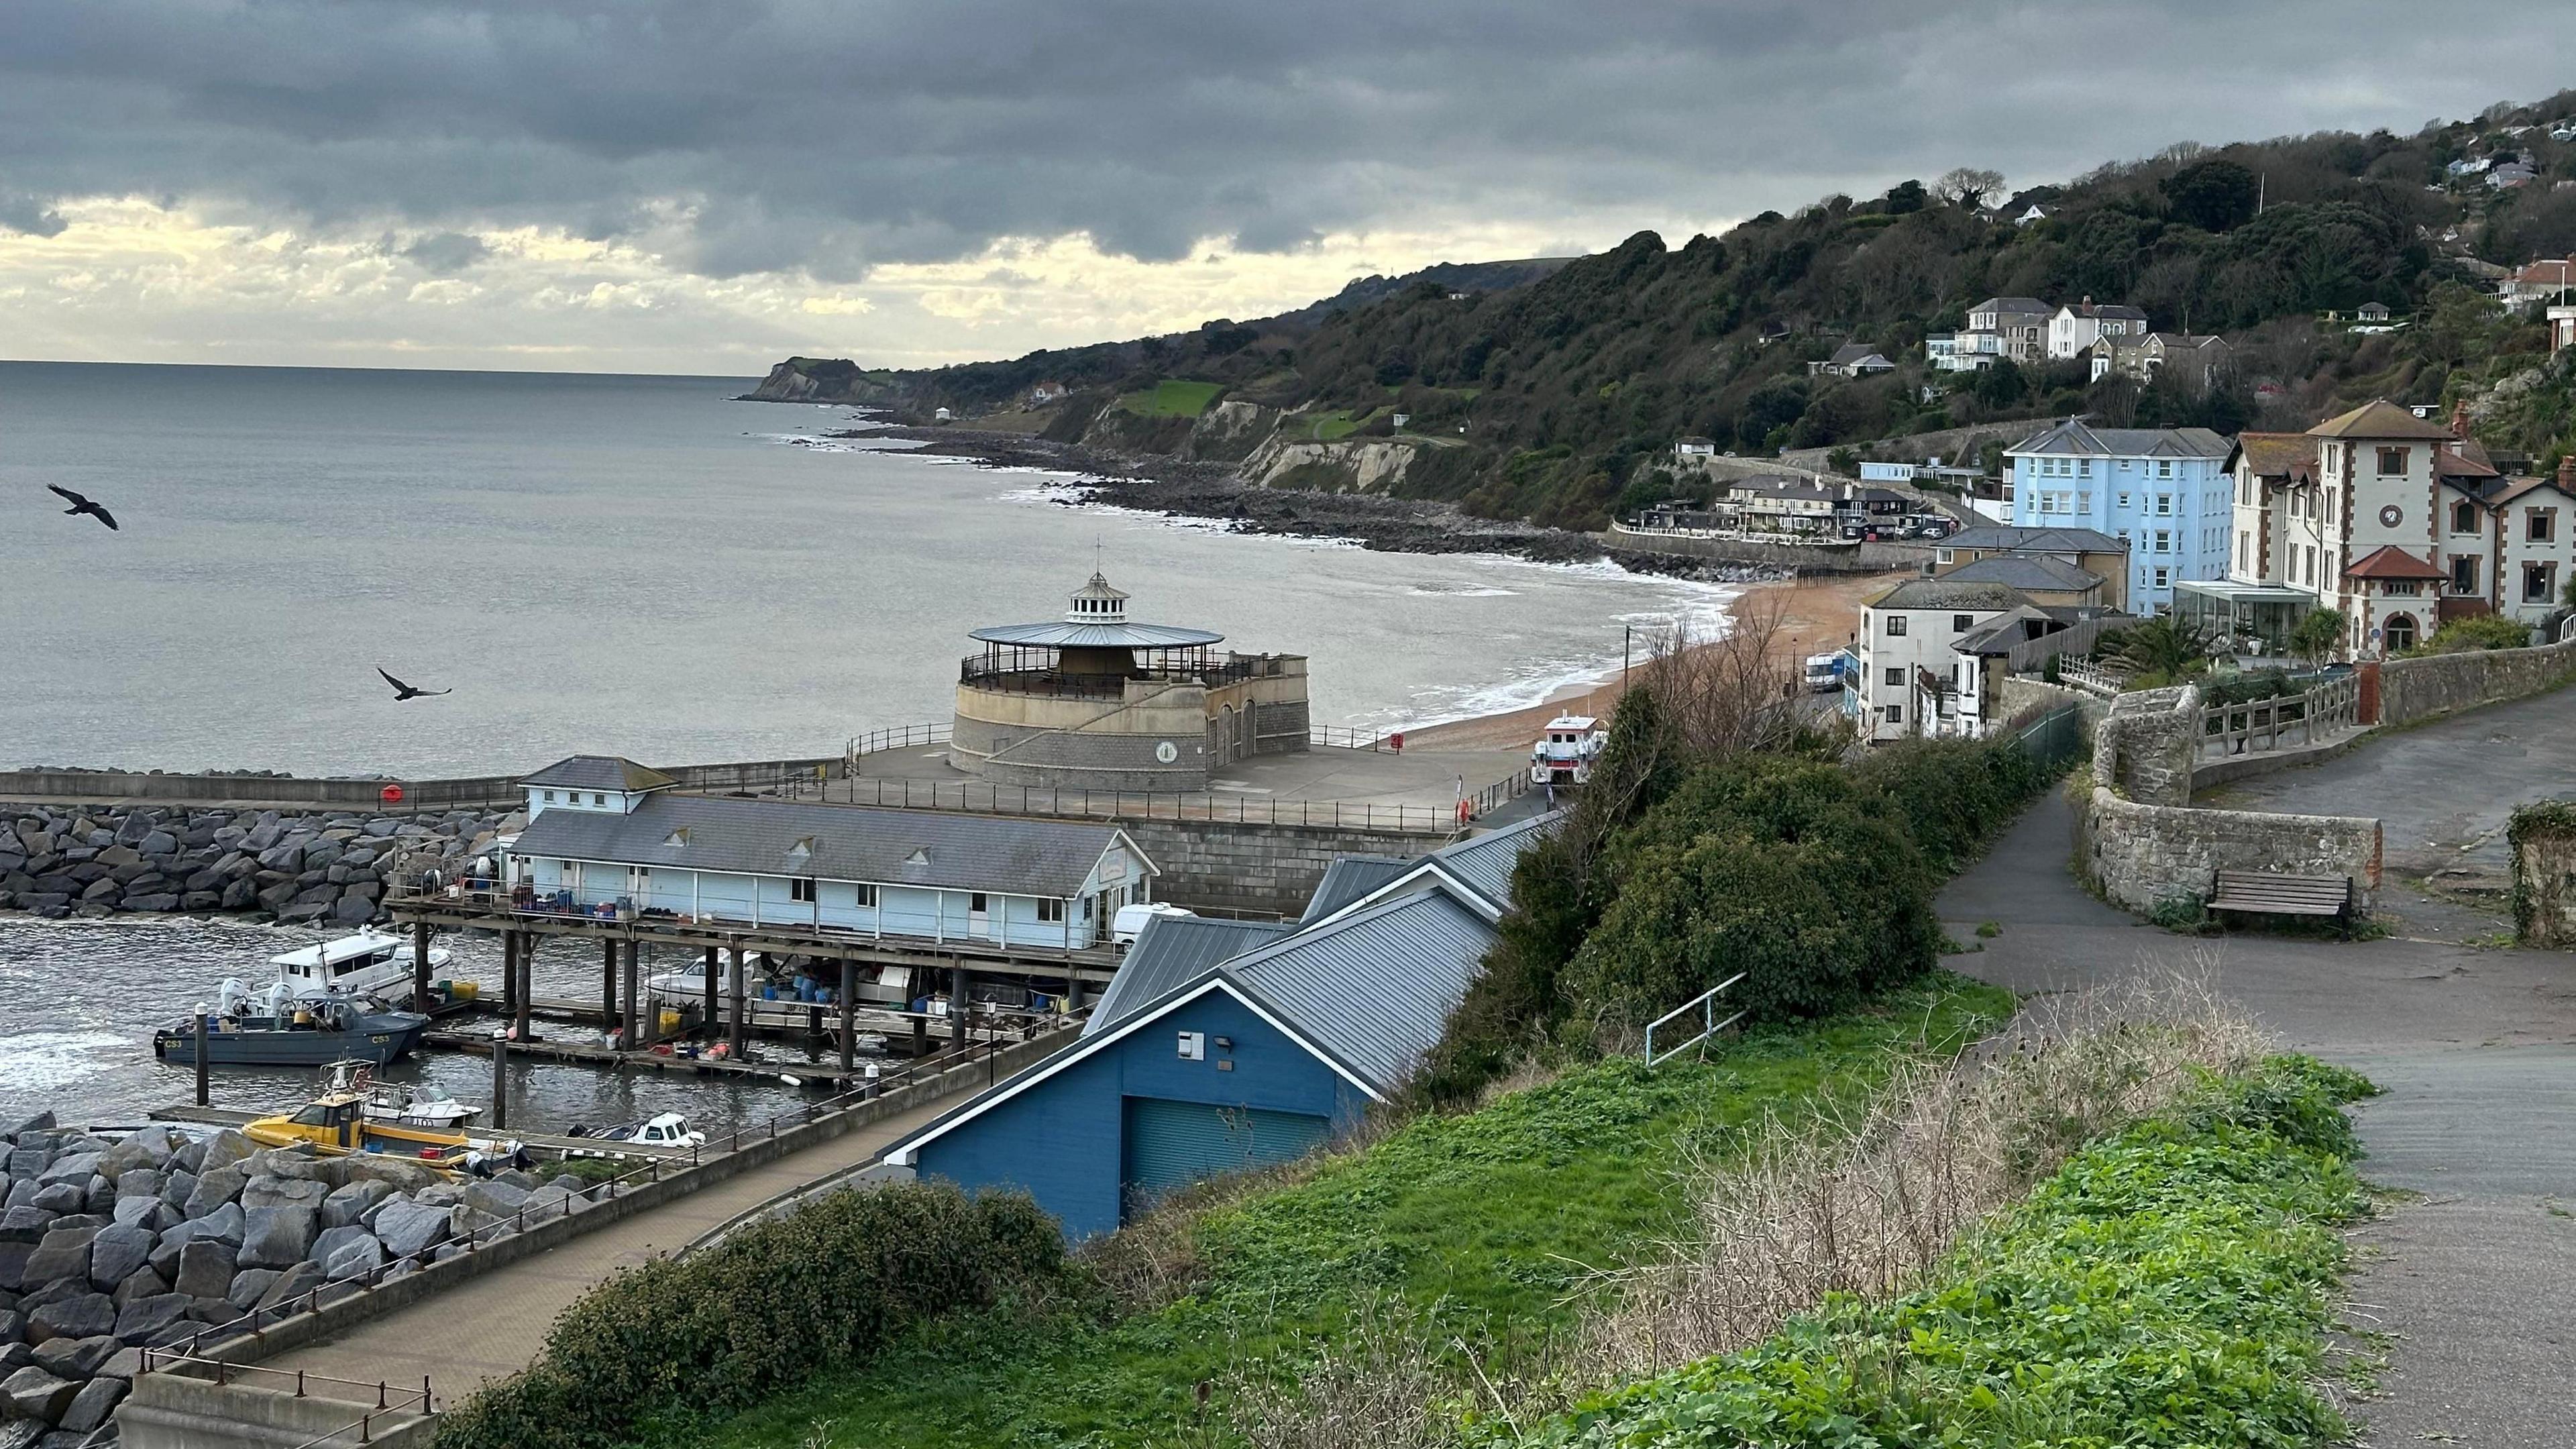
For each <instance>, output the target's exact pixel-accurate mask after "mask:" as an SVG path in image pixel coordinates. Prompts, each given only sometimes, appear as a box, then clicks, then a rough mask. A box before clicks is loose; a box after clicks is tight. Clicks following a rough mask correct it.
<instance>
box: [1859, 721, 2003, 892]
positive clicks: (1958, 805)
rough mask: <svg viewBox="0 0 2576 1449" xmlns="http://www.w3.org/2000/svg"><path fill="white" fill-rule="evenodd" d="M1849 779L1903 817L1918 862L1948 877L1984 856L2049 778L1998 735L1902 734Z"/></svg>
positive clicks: (1879, 750)
mask: <svg viewBox="0 0 2576 1449" xmlns="http://www.w3.org/2000/svg"><path fill="white" fill-rule="evenodd" d="M1852 778H1853V783H1854V784H1855V785H1856V786H1857V787H1858V788H1859V789H1860V791H1861V792H1862V793H1863V794H1865V795H1870V796H1874V797H1876V798H1877V799H1878V800H1879V801H1880V802H1881V803H1882V804H1883V805H1884V806H1885V807H1886V808H1887V809H1888V810H1889V811H1890V812H1891V813H1892V814H1893V815H1894V816H1895V818H1897V819H1898V820H1900V821H1902V822H1903V823H1904V826H1905V829H1906V830H1907V832H1908V833H1910V834H1911V835H1912V836H1913V837H1914V842H1915V844H1916V846H1917V847H1918V848H1919V849H1920V850H1921V851H1922V853H1923V863H1924V866H1925V868H1927V869H1929V870H1931V871H1932V872H1933V873H1934V874H1935V875H1937V876H1948V875H1951V874H1954V873H1956V872H1958V871H1959V870H1961V869H1963V868H1965V867H1966V866H1967V864H1968V863H1969V862H1970V861H1973V860H1975V859H1976V858H1977V857H1978V856H1980V855H1982V854H1984V853H1985V849H1986V846H1987V845H1988V844H1990V843H1991V842H1992V841H1993V840H1994V838H1995V836H1996V835H1997V834H1999V833H2001V831H2002V830H2003V828H2004V827H2005V826H2007V825H2010V824H2011V823H2012V822H2013V821H2014V820H2015V819H2016V818H2018V817H2019V816H2020V814H2021V809H2022V807H2023V806H2025V805H2027V804H2029V803H2030V802H2031V801H2032V800H2033V799H2036V798H2037V797H2038V795H2039V792H2040V791H2042V790H2045V789H2047V788H2048V782H2049V778H2050V776H2049V772H2048V771H2047V770H2045V769H2043V768H2041V766H2040V765H2039V763H2038V762H2037V761H2036V760H2034V759H2032V758H2031V756H2030V754H2029V753H2028V752H2027V751H2024V750H2022V749H2020V748H2017V747H2016V746H2014V745H2012V744H2010V743H2008V742H2005V741H1998V740H1904V741H1899V742H1898V743H1896V744H1892V745H1887V746H1884V747H1882V748H1880V749H1878V750H1875V751H1873V752H1872V753H1871V754H1870V756H1869V758H1867V759H1865V760H1863V761H1862V762H1861V763H1860V764H1859V765H1857V766H1855V767H1854V768H1853V770H1852Z"/></svg>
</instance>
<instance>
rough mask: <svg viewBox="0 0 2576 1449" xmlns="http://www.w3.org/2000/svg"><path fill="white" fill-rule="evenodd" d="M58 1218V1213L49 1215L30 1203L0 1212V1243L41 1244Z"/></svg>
mask: <svg viewBox="0 0 2576 1449" xmlns="http://www.w3.org/2000/svg"><path fill="white" fill-rule="evenodd" d="M32 1195H33V1194H30V1196H32ZM60 1216H61V1214H60V1213H49V1212H47V1211H45V1210H44V1209H43V1208H40V1207H37V1206H35V1205H34V1204H32V1203H30V1204H28V1205H27V1206H25V1207H13V1208H11V1209H9V1210H8V1211H7V1212H0V1243H41V1242H43V1241H44V1240H45V1232H46V1230H47V1229H48V1228H50V1227H51V1226H52V1224H53V1221H54V1219H55V1218H57V1217H60Z"/></svg>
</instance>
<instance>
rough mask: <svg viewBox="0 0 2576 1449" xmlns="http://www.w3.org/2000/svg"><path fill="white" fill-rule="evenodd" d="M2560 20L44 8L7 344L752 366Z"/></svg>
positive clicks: (1007, 328)
mask: <svg viewBox="0 0 2576 1449" xmlns="http://www.w3.org/2000/svg"><path fill="white" fill-rule="evenodd" d="M2564 20H2565V16H2564V10H2563V0H2525V3H2503V0H2457V3H2452V4H2446V5H2444V6H2442V7H2439V10H2438V13H2435V12H2428V11H2427V10H2426V9H2425V8H2424V7H2423V6H2422V5H2421V4H2419V3H2414V0H2406V3H2399V0H2262V3H2258V4H2246V3H2244V0H2122V3H2107V0H2090V3H2088V0H2056V3H2049V4H2002V3H1979V0H1965V3H1949V4H1938V3H1936V4H1929V5H1927V4H1923V3H1920V0H1908V3H1896V0H1779V3H1770V0H1705V3H1698V4H1689V3H1632V0H1368V3H1352V0H1298V3H1286V4H1283V3H1275V0H1273V3H1263V4H1252V3H1243V0H1187V3H1161V0H1077V3H1067V0H953V3H945V4H942V3H922V0H909V3H878V0H582V3H572V0H0V357H12V358H66V359H97V360H138V361H192V362H244V363H311V364H323V365H366V366H436V367H504V368H543V369H574V370H589V371H645V372H713V373H722V374H741V373H755V372H758V371H760V370H761V369H762V368H763V367H764V366H765V365H766V364H767V363H768V362H769V361H770V360H772V359H774V358H776V357H779V356H782V355H785V354H786V353H789V352H804V353H809V354H823V355H831V356H853V357H857V358H859V359H861V360H863V361H866V362H869V363H877V364H893V365H911V364H918V363H926V362H939V361H950V360H957V359H964V358H973V357H990V356H1006V355H1011V354H1014V353H1018V352H1021V351H1025V350H1027V349H1029V348H1032V347H1040V346H1048V345H1055V344H1063V343H1074V342H1083V341H1091V340H1097V339H1099V338H1102V337H1110V336H1126V335H1133V334H1136V333H1140V332H1149V331H1162V330H1170V329H1173V328H1179V327H1187V326H1194V325H1196V324H1197V323H1198V322H1200V321H1203V320H1205V319H1207V318H1210V317H1216V316H1234V317H1248V316H1255V315H1259V314H1262V313H1266V312H1271V311H1277V310H1280V309H1282V308H1286V307H1292V306H1297V305H1300V304H1302V303H1304V302H1307V301H1310V300H1312V299H1314V298H1315V297H1318V296H1322V295H1325V294H1328V293H1330V292H1332V291H1334V290H1335V289H1337V288H1338V287H1340V285H1341V284H1342V283H1343V282H1344V281H1346V280H1348V279H1349V278H1350V277H1352V276H1356V275H1361V274H1365V273H1367V272H1372V271H1383V272H1394V271H1401V270H1406V269H1410V268H1413V267H1417V266H1422V265H1425V264H1427V263H1430V262H1435V261H1444V260H1456V261H1473V260H1484V259H1491V258H1498V257H1509V256H1533V255H1548V254H1559V253H1564V252H1569V251H1583V250H1597V249H1599V248H1602V247H1604V246H1608V245H1611V244H1613V243H1615V242H1617V241H1618V240H1619V239H1620V238H1621V237H1623V236H1626V235H1627V234H1629V233H1630V232H1633V231H1635V230H1637V229H1639V228H1644V227H1651V228H1654V229H1656V230H1658V231H1661V232H1662V233H1664V235H1665V237H1666V239H1667V240H1668V241H1670V242H1672V243H1674V244H1676V245H1678V244H1679V243H1680V242H1681V241H1682V240H1683V239H1685V238H1686V237H1688V236H1689V235H1690V233H1692V232H1693V231H1698V230H1712V229H1716V228H1718V227H1721V226H1724V225H1725V224H1727V223H1729V222H1731V221H1733V220H1735V219H1737V218H1740V217H1743V216H1747V215H1750V214H1752V213H1754V212H1757V211H1760V210H1763V209H1764V208H1766V207H1778V208H1781V209H1784V210H1786V209H1791V208H1794V207H1796V206H1799V205H1802V204H1804V203H1806V202H1808V201H1811V200H1814V199H1816V198H1817V197H1819V196H1822V195H1826V194H1829V193H1831V192H1835V191H1847V192H1850V193H1852V194H1854V195H1864V194H1873V193H1875V192H1877V191H1880V190H1883V189H1884V188H1885V187H1886V186H1888V185H1889V184H1891V183H1892V182H1894V181H1897V180H1901V179H1903V178H1905V177H1908V176H1920V177H1924V178H1927V179H1928V178H1930V177H1932V176H1934V175H1937V174H1939V173H1940V172H1942V171H1944V170H1947V169H1949V168H1950V167H1953V166H1958V165H1975V166H1985V167H1992V168H1995V169H1997V170H2000V171H2002V172H2004V173H2005V174H2006V175H2007V176H2009V177H2010V178H2011V179H2012V181H2013V182H2014V183H2015V184H2018V185H2027V184H2033V183H2037V182H2041V181H2050V180H2062V179H2064V178H2066V177H2068V176H2070V175H2073V174H2076V173H2080V172H2082V171H2084V170H2087V169H2089V168H2091V167H2092V166H2094V165H2096V164H2098V163H2100V162H2102V161H2105V160H2111V159H2119V158H2127V157H2133V156H2138V155H2144V154H2147V153H2150V152H2153V151H2155V150H2157V149H2160V148H2161V147H2163V146H2165V145H2167V144H2170V143H2172V142H2174V141H2178V140H2186V139H2189V140H2199V141H2206V142H2219V141H2226V140H2234V139H2245V138H2256V137H2264V136H2271V135H2278V134H2282V133H2285V132H2294V131H2310V130H2319V129H2330V128H2349V129H2363V130H2366V129H2368V128H2371V127H2374V126H2388V127H2390V128H2392V129H2396V130H2400V131H2412V130H2413V129H2415V128H2416V127H2417V126H2419V125H2421V124H2422V123H2423V122H2425V121H2426V120H2428V119H2431V118H2433V117H2436V116H2442V117H2451V116H2460V115H2468V114H2474V113H2475V112H2477V111H2478V110H2480V109H2482V108H2484V107H2485V106H2486V105H2488V104H2490V103H2491V102H2494V101H2497V100H2503V99H2516V100H2528V99H2533V98H2536V97H2538V96H2541V95H2545V94H2548V93H2550V92H2552V91H2554V90H2556V89H2557V88H2558V87H2559V86H2561V85H2563V84H2568V83H2571V81H2576V67H2570V66H2569V65H2568V62H2569V61H2570V60H2571V59H2576V39H2571V31H2570V29H2569V28H2568V27H2567V26H2566V25H2565V23H2564Z"/></svg>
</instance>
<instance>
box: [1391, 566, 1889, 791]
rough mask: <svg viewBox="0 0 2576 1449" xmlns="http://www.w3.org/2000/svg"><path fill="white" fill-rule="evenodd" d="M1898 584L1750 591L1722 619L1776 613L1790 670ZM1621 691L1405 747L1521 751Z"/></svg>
mask: <svg viewBox="0 0 2576 1449" xmlns="http://www.w3.org/2000/svg"><path fill="white" fill-rule="evenodd" d="M1903 576H1904V575H1903V572H1902V571H1898V572H1893V573H1883V574H1861V575H1838V576H1835V577H1830V578H1817V579H1798V580H1793V581H1790V582H1786V583H1775V584H1755V585H1752V586H1750V587H1748V588H1747V589H1746V590H1745V591H1744V596H1743V597H1742V598H1741V599H1738V600H1737V601H1736V602H1735V603H1734V605H1733V606H1731V607H1730V608H1729V610H1728V612H1729V614H1730V615H1732V616H1733V617H1736V618H1742V617H1743V616H1744V612H1745V611H1746V610H1747V609H1750V608H1758V607H1765V606H1771V607H1777V608H1779V609H1780V610H1781V611H1782V613H1781V617H1780V629H1779V635H1778V637H1777V639H1776V640H1775V641H1774V644H1773V648H1774V650H1775V651H1776V652H1777V653H1778V654H1780V655H1781V656H1783V657H1784V658H1785V659H1786V660H1787V661H1789V662H1790V663H1791V664H1792V665H1793V666H1794V664H1795V663H1796V661H1798V660H1800V659H1803V658H1804V657H1805V656H1807V655H1809V654H1822V653H1824V652H1826V651H1828V650H1832V649H1839V648H1841V647H1842V646H1843V645H1845V644H1847V643H1850V642H1851V639H1852V636H1853V635H1854V633H1856V632H1857V631H1858V630H1859V628H1860V611H1861V606H1862V605H1863V604H1864V603H1865V602H1867V601H1868V600H1870V599H1872V598H1875V597H1876V596H1878V595H1879V594H1880V593H1882V592H1884V591H1885V590H1886V589H1887V587H1888V585H1890V584H1892V583H1894V582H1895V581H1896V580H1897V579H1899V578H1900V577H1903ZM1621 687H1622V686H1621V684H1620V682H1619V681H1618V680H1616V679H1612V680H1608V681H1605V682H1604V683H1601V684H1596V685H1593V686H1590V687H1589V688H1577V689H1568V690H1566V691H1564V692H1562V693H1560V694H1558V695H1557V696H1555V697H1554V698H1552V699H1550V700H1548V701H1546V702H1545V703H1542V704H1535V705H1531V706H1529V707H1528V708H1526V709H1515V710H1507V711H1505V712H1503V713H1501V714H1489V715H1481V716H1478V717H1477V718H1475V719H1462V720H1453V721H1451V722H1450V723H1447V724H1439V725H1432V726H1430V727H1429V728H1427V729H1421V730H1409V731H1407V732H1406V733H1405V737H1404V745H1405V748H1406V749H1408V750H1412V749H1425V750H1492V749H1505V748H1509V747H1513V746H1518V745H1526V744H1528V743H1529V742H1531V741H1533V740H1535V739H1537V738H1538V736H1539V732H1540V731H1541V730H1543V729H1544V728H1546V726H1547V722H1548V721H1549V720H1550V719H1553V718H1555V717H1556V716H1557V715H1560V714H1565V713H1568V712H1573V713H1579V714H1588V715H1593V716H1596V717H1600V718H1607V717H1608V715H1609V713H1610V711H1611V709H1612V708H1613V707H1614V706H1616V705H1617V704H1618V702H1619V691H1620V689H1621Z"/></svg>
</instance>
